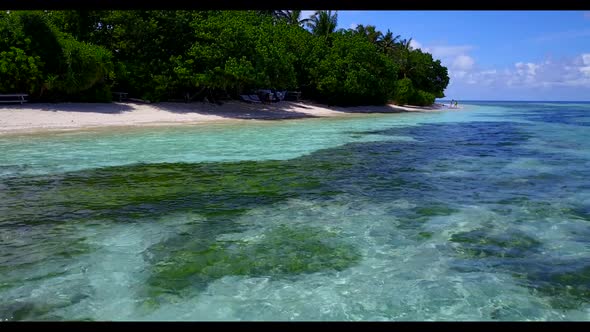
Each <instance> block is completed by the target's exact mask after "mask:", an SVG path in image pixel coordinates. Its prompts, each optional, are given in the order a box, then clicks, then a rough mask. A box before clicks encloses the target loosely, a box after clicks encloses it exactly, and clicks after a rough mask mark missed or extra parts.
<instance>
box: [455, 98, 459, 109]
mask: <svg viewBox="0 0 590 332" xmlns="http://www.w3.org/2000/svg"><path fill="white" fill-rule="evenodd" d="M455 108H459V102H458V101H456V100H455Z"/></svg>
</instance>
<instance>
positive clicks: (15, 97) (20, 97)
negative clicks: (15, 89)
mask: <svg viewBox="0 0 590 332" xmlns="http://www.w3.org/2000/svg"><path fill="white" fill-rule="evenodd" d="M25 98H29V95H28V94H26V93H12V94H5V95H1V94H0V103H20V104H21V105H22V104H23V103H26V102H27V101H28V100H26V99H25Z"/></svg>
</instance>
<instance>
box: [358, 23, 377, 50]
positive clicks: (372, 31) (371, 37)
mask: <svg viewBox="0 0 590 332" xmlns="http://www.w3.org/2000/svg"><path fill="white" fill-rule="evenodd" d="M355 30H356V32H357V33H358V34H359V35H361V36H363V37H365V38H367V40H368V41H369V42H371V43H372V44H373V45H378V44H379V41H380V40H381V38H382V37H383V34H382V33H381V31H379V30H377V27H375V26H374V25H367V26H364V25H362V24H359V25H357V27H356V29H355Z"/></svg>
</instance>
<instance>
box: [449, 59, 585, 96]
mask: <svg viewBox="0 0 590 332" xmlns="http://www.w3.org/2000/svg"><path fill="white" fill-rule="evenodd" d="M449 73H450V74H451V73H452V74H453V75H452V79H453V80H455V83H459V84H461V83H463V84H474V83H477V84H479V85H487V86H489V85H492V86H494V87H497V88H501V87H509V88H555V87H582V88H590V54H581V55H579V56H576V57H573V58H568V59H561V60H560V61H541V62H538V63H534V62H517V63H515V64H514V65H513V67H512V68H505V69H503V70H497V69H489V70H480V71H477V70H473V71H471V72H469V71H463V72H461V71H451V70H450V71H449Z"/></svg>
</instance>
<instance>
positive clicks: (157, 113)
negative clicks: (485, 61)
mask: <svg viewBox="0 0 590 332" xmlns="http://www.w3.org/2000/svg"><path fill="white" fill-rule="evenodd" d="M440 109H445V108H444V107H442V106H441V105H439V104H436V105H434V106H429V107H417V106H396V105H387V106H358V107H331V106H326V105H319V104H313V103H309V102H287V101H284V102H280V103H276V104H269V105H267V104H263V105H261V104H246V103H243V102H238V101H231V102H227V103H224V104H223V105H216V104H211V103H189V104H185V103H167V102H164V103H155V104H142V103H131V102H130V103H110V104H107V103H105V104H94V103H60V104H24V105H4V106H0V135H2V134H10V133H29V132H31V133H32V132H42V131H53V130H79V129H85V128H99V127H113V126H147V125H172V124H195V123H207V122H211V121H214V122H217V121H246V120H285V119H302V118H313V117H343V116H350V115H354V114H359V113H402V112H433V111H438V110H440Z"/></svg>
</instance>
